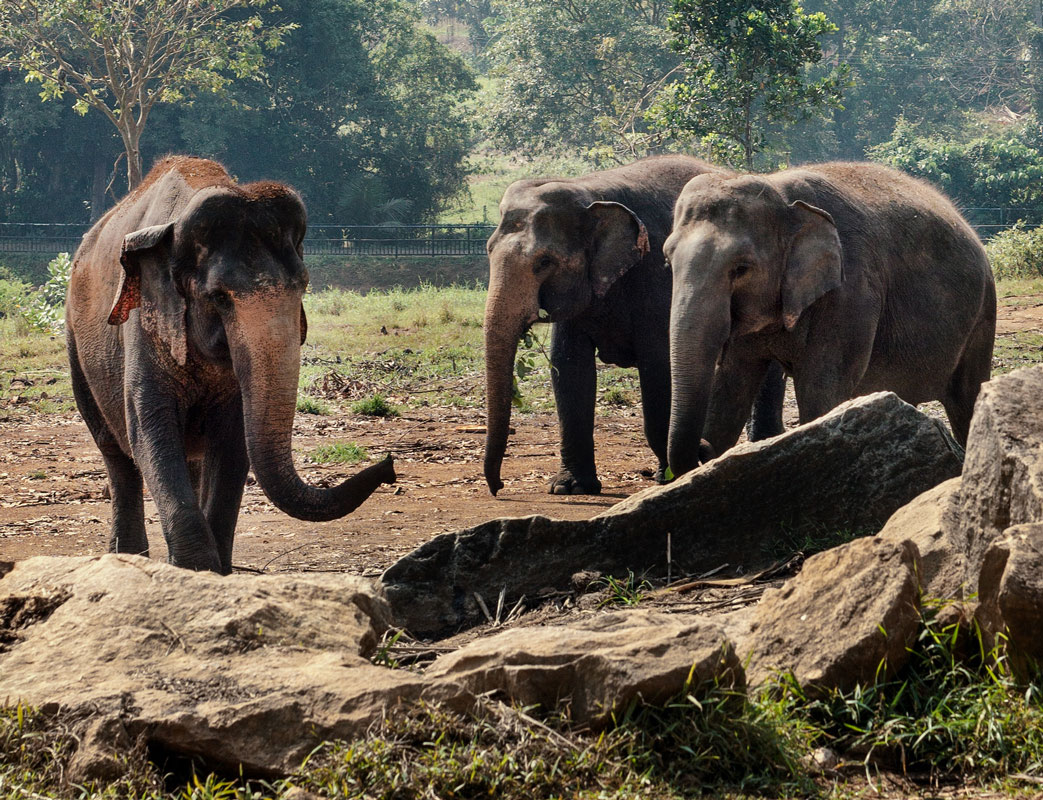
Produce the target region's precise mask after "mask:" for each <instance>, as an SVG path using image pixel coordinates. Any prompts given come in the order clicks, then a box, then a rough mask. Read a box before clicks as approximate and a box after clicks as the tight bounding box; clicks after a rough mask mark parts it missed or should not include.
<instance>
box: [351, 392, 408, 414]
mask: <svg viewBox="0 0 1043 800" xmlns="http://www.w3.org/2000/svg"><path fill="white" fill-rule="evenodd" d="M351 410H352V411H354V412H355V413H356V414H361V415H362V416H364V417H398V416H401V412H399V410H398V409H397V408H395V407H394V406H393V405H391V403H389V402H388V401H387V400H386V399H385V398H384V396H383V395H379V394H375V395H373V396H372V397H367V398H366V399H365V400H358V401H356V402H354V403H352V404H351Z"/></svg>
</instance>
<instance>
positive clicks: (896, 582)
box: [737, 536, 920, 694]
mask: <svg viewBox="0 0 1043 800" xmlns="http://www.w3.org/2000/svg"><path fill="white" fill-rule="evenodd" d="M917 561H918V558H917V553H916V547H915V546H914V545H913V544H912V543H910V542H908V541H903V542H889V541H884V540H882V539H879V538H877V537H872V536H871V537H867V538H864V539H856V540H855V541H853V542H849V543H848V544H846V545H841V546H840V547H835V548H833V549H832V550H827V551H826V552H824V553H819V554H817V555H814V556H812V557H811V558H809V559H808V560H807V562H806V563H805V564H804V568H803V569H802V570H801V572H800V574H799V575H797V576H796V577H795V578H792V579H791V580H790V581H789V582H788V583H786V584H785V585H784V586H782V587H781V588H779V589H775V590H770V591H768V592H766V593H765V595H764V597H763V598H762V599H761V602H760V603H759V604H758V605H757V607H756V610H755V611H754V613H753V616H752V618H751V620H750V634H749V636H747V637H746V638H744V639H743V640H742V641H740V642H737V647H738V649H739V655H740V656H741V657H742V659H743V663H744V664H747V666H746V676H747V681H748V682H749V684H750V685H751V686H754V685H758V684H762V683H764V682H765V681H766V680H768V679H769V678H770V677H772V675H774V674H775V673H777V672H791V673H793V676H794V678H795V679H796V681H797V682H798V683H799V684H800V685H801V686H802V687H803V688H804V689H805V691H807V692H809V693H811V694H816V693H819V692H821V691H825V690H829V689H841V690H849V689H851V688H853V687H854V685H855V684H856V683H862V684H866V683H870V682H872V681H873V679H874V677H876V675H877V672H878V669H879V668H880V667H881V664H884V665H886V669H887V671H888V672H889V673H891V674H893V672H894V671H897V670H899V669H901V668H902V666H903V665H904V664H905V663H906V661H907V660H908V655H909V654H908V650H907V648H908V647H909V646H910V645H912V643H913V641H914V639H915V637H916V634H917V631H918V630H919V624H920V609H919V595H920V587H919V584H918V580H917V572H918V566H919V565H918V564H917ZM747 659H748V661H747Z"/></svg>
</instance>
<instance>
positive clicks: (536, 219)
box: [485, 156, 783, 494]
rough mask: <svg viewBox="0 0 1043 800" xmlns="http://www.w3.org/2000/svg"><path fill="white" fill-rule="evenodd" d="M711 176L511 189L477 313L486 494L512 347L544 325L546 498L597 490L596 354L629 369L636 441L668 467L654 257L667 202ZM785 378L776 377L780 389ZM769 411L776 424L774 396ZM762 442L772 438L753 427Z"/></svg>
mask: <svg viewBox="0 0 1043 800" xmlns="http://www.w3.org/2000/svg"><path fill="white" fill-rule="evenodd" d="M714 171H717V168H716V167H714V166H712V165H711V164H707V163H706V162H704V161H700V160H698V159H695V158H689V157H687V156H661V157H654V158H647V159H643V160H640V161H637V162H635V163H633V164H629V165H627V166H623V167H618V168H615V169H610V170H605V171H601V172H593V173H590V174H588V175H583V176H581V177H578V178H537V179H532V180H522V181H517V182H516V183H513V184H512V185H511V186H510V187H508V189H507V191H506V192H505V193H504V196H503V199H502V201H501V202H500V215H501V220H500V224H499V226H498V227H497V229H496V231H495V232H494V233H493V235H492V236H491V237H490V238H489V243H488V251H489V296H488V300H487V302H486V306H485V359H486V361H485V369H486V406H487V415H488V427H487V438H486V446H485V479H486V482H487V483H488V485H489V489H490V491H491V492H492V493H493V494H496V493H497V492H498V491H499V490H500V489H501V488H502V487H503V481H502V480H501V477H500V470H501V466H502V462H503V458H504V452H505V450H506V447H507V437H508V430H509V427H510V416H511V400H512V396H513V374H514V359H515V356H516V354H517V346H518V340H519V338H520V337H521V336H522V335H523V334H524V333H525V331H526V330H528V328H529V326H530V325H532V324H533V323H534V322H537V321H548V322H550V323H551V347H550V361H551V383H552V386H553V389H554V400H555V403H556V406H557V412H558V422H559V428H560V436H561V466H560V469H559V471H558V473H557V474H556V475H555V476H554V477H553V478H552V479H551V483H550V491H551V492H552V493H555V494H597V493H598V492H600V491H601V481H600V480H599V479H598V476H597V470H596V467H595V464H594V405H595V399H596V398H595V395H596V390H597V381H596V368H595V355H596V356H597V357H598V358H600V359H601V360H602V361H603V362H605V363H606V364H615V365H618V366H622V367H637V371H638V376H639V379H640V385H641V403H642V410H643V413H644V428H645V437H646V439H647V440H648V444H649V446H650V447H651V448H652V452H653V453H654V454H655V456H656V458H657V460H658V467H659V474H660V477H661V476H662V473H663V470H664V469H665V467H666V436H667V424H668V417H669V413H670V364H669V349H668V320H669V313H670V286H671V284H670V273H669V270H667V269H666V268H665V266H664V262H663V253H662V247H663V242H664V241H665V239H666V237H667V236H668V235H669V233H670V226H671V222H672V219H671V214H672V209H673V204H674V201H675V199H676V198H677V196H678V194H679V193H680V191H681V189H682V187H683V186H684V185H685V184H686V183H687V182H688V180H689V179H690V178H692V177H694V176H696V175H701V174H704V173H708V172H714ZM782 380H783V378H782V376H781V373H780V374H779V379H778V383H779V384H781V382H782ZM775 394H776V395H777V396H778V399H777V400H773V401H769V402H768V403H767V407H769V408H772V409H775V408H777V412H776V411H771V412H770V413H772V414H775V413H777V414H778V416H779V418H780V419H781V391H780V390H778V389H777V388H776V390H775ZM760 427H761V429H762V430H763V431H764V432H763V434H762V435H763V436H767V435H772V434H774V433H777V432H778V431H777V430H773V429H770V428H771V424H770V423H769V424H767V425H761V426H760Z"/></svg>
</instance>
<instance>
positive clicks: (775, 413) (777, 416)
mask: <svg viewBox="0 0 1043 800" xmlns="http://www.w3.org/2000/svg"><path fill="white" fill-rule="evenodd" d="M785 399H786V372H785V371H784V370H783V369H782V364H780V363H779V362H778V361H772V362H771V364H770V365H769V366H768V369H767V371H766V372H765V374H764V382H763V383H761V387H760V389H759V390H758V392H757V399H756V400H754V402H753V416H752V417H750V421H749V423H748V425H747V427H746V434H747V436H749V439H750V441H751V442H759V441H760V440H761V439H770V438H771V437H772V436H778V435H779V434H780V433H782V432H783V431H784V430H785V429H786V428H785V426H784V425H783V424H782V404H783V401H784V400H785Z"/></svg>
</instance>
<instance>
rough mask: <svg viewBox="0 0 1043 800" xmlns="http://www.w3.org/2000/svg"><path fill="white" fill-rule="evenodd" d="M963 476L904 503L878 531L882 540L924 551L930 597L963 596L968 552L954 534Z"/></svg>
mask: <svg viewBox="0 0 1043 800" xmlns="http://www.w3.org/2000/svg"><path fill="white" fill-rule="evenodd" d="M960 485H961V479H960V478H953V479H951V480H948V481H945V482H944V483H941V484H939V485H938V486H935V487H934V488H933V489H929V490H928V491H926V492H924V493H923V494H922V495H920V496H919V497H916V498H915V499H913V501H912V502H910V503H908V504H907V505H904V506H902V507H901V508H900V509H898V510H897V511H896V512H895V513H894V514H892V515H891V518H890V519H889V520H888V521H887V524H886V525H884V527H883V529H882V530H881V531H880V533H879V534H877V535H878V536H879V537H880V538H881V539H886V540H888V541H892V542H902V541H904V540H906V539H908V540H909V541H911V542H912V543H913V544H915V545H916V549H917V551H918V552H919V553H920V568H921V569H922V572H921V573H920V588H921V590H922V592H923V594H924V595H925V596H926V597H932V598H936V599H939V600H953V599H958V598H961V597H963V583H964V580H965V576H964V554H963V551H962V549H961V548H960V547H959V546H958V543H957V542H956V541H954V534H955V531H956V530H957V528H958V524H957V512H958V510H959V503H960Z"/></svg>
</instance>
